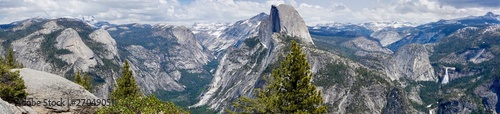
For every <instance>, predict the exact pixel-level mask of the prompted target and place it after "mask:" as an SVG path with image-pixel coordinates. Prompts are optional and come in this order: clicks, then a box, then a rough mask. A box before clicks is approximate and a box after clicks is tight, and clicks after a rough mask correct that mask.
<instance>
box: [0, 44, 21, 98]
mask: <svg viewBox="0 0 500 114" xmlns="http://www.w3.org/2000/svg"><path fill="white" fill-rule="evenodd" d="M6 57H7V59H8V60H6V61H5V62H4V61H3V59H2V57H0V97H1V98H2V99H3V100H5V101H7V102H9V103H19V101H20V100H22V99H24V98H26V96H27V95H28V93H26V86H25V85H24V80H23V79H22V78H21V76H20V75H19V71H16V72H11V71H10V70H11V68H16V67H15V65H13V64H12V63H17V62H16V61H15V58H14V54H13V51H12V48H10V49H9V52H8V55H7V56H6ZM11 65H12V66H11Z"/></svg>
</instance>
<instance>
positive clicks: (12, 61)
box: [5, 48, 16, 68]
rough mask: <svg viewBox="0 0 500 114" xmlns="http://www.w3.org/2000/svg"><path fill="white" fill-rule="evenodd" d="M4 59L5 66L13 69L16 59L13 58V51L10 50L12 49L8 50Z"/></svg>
mask: <svg viewBox="0 0 500 114" xmlns="http://www.w3.org/2000/svg"><path fill="white" fill-rule="evenodd" d="M5 59H6V60H5V63H6V64H7V66H9V67H11V68H15V66H16V58H15V57H14V51H13V50H12V48H9V50H8V52H7V57H6V58H5Z"/></svg>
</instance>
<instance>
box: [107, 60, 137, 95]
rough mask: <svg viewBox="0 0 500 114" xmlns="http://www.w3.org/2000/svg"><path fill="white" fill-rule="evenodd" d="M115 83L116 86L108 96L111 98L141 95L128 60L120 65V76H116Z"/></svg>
mask: <svg viewBox="0 0 500 114" xmlns="http://www.w3.org/2000/svg"><path fill="white" fill-rule="evenodd" d="M116 83H117V84H116V87H115V89H114V90H113V91H112V92H111V96H110V97H111V99H113V100H118V99H125V98H127V97H139V96H141V95H142V94H141V92H140V89H139V86H138V85H137V84H136V82H135V78H134V76H133V75H132V70H130V65H129V63H128V61H125V64H124V65H123V67H122V77H121V78H118V80H117V81H116Z"/></svg>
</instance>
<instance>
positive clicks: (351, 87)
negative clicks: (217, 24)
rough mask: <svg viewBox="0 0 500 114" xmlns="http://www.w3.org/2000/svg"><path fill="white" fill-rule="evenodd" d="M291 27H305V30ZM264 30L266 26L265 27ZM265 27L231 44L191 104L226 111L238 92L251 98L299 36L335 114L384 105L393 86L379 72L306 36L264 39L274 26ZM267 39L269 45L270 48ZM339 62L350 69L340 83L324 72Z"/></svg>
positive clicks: (278, 35)
mask: <svg viewBox="0 0 500 114" xmlns="http://www.w3.org/2000/svg"><path fill="white" fill-rule="evenodd" d="M280 6H281V5H280ZM280 6H277V7H280ZM286 7H288V6H283V7H282V8H285V9H286ZM290 8H291V7H290ZM287 10H289V9H287ZM271 11H277V12H274V13H273V12H271V14H277V13H280V14H279V15H288V16H290V15H292V16H293V15H294V14H287V13H291V12H279V11H281V10H280V8H276V6H275V7H274V8H273V10H271ZM289 11H290V10H289ZM278 17H279V16H278ZM288 21H289V20H288ZM269 22H271V21H269ZM264 23H265V21H263V22H262V24H261V27H264V28H266V27H269V26H270V25H268V24H270V23H266V24H264ZM275 24H276V23H275ZM295 24H298V25H300V24H301V23H299V22H296V23H295ZM280 26H281V25H280ZM287 29H288V30H301V28H287ZM304 29H305V27H304ZM261 30H263V29H262V28H261ZM266 30H268V31H266ZM266 30H264V31H259V36H258V37H256V38H249V39H246V40H245V41H243V42H242V43H241V44H240V45H237V46H234V47H230V48H228V50H227V52H226V54H225V55H224V56H223V58H222V59H221V60H220V64H219V66H218V68H217V71H216V72H215V75H214V78H213V79H212V82H211V84H210V85H209V88H208V90H206V91H205V92H204V93H203V94H202V95H201V96H200V102H198V103H197V104H195V105H193V106H192V107H197V106H203V105H207V106H208V107H209V108H211V109H214V110H217V111H223V109H226V108H231V107H232V105H231V104H232V101H234V100H236V99H237V98H238V97H240V96H248V97H252V96H253V93H254V89H255V88H260V87H262V86H263V85H264V84H265V81H263V80H262V78H264V77H268V76H270V74H271V71H272V69H274V68H276V67H279V65H280V63H278V61H280V60H281V59H283V57H284V56H285V55H286V54H287V53H288V52H287V50H288V49H287V48H289V46H290V42H291V41H290V40H299V44H300V45H301V46H302V49H303V52H304V53H306V55H307V60H308V61H309V63H310V65H311V72H312V73H314V79H316V78H317V79H318V80H315V81H318V82H315V81H314V83H316V84H319V86H320V87H318V89H319V90H320V91H322V95H323V96H324V100H325V101H324V102H325V103H327V104H328V106H329V109H331V110H329V111H330V112H331V113H346V112H358V113H381V111H382V109H383V107H384V106H385V104H386V99H385V98H386V93H387V91H388V89H387V88H388V86H390V84H389V83H388V82H386V81H385V80H388V79H385V78H384V77H382V76H381V75H379V74H370V73H367V72H369V71H363V70H359V69H362V68H364V67H363V66H362V65H360V64H358V63H355V62H353V61H351V60H349V59H346V58H342V57H340V56H338V55H336V54H333V53H331V52H327V51H323V50H319V49H316V48H315V47H314V44H312V43H309V42H307V41H306V40H303V39H304V38H301V37H297V35H292V34H289V33H287V32H283V31H282V32H279V31H276V32H273V33H272V34H273V35H272V36H271V37H268V38H270V39H266V40H261V39H263V37H265V36H260V35H262V34H263V33H262V32H264V33H265V32H272V28H270V29H266ZM305 41H306V42H305ZM266 42H267V43H270V44H271V45H267V46H266V45H265V44H266ZM339 63H342V64H345V65H346V66H347V67H346V69H347V71H342V72H348V73H347V74H345V75H342V76H340V77H342V78H345V80H342V81H338V79H337V78H338V77H336V76H334V75H332V74H328V73H326V71H330V70H332V69H334V68H333V67H331V66H330V65H333V64H339ZM358 68H359V69H358ZM339 80H340V79H339ZM367 83H370V84H367ZM361 84H363V85H361ZM368 85H369V86H368Z"/></svg>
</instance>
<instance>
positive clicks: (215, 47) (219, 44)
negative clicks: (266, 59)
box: [192, 13, 269, 56]
mask: <svg viewBox="0 0 500 114" xmlns="http://www.w3.org/2000/svg"><path fill="white" fill-rule="evenodd" d="M268 16H269V15H267V14H265V13H260V14H258V15H256V16H254V17H252V18H250V19H245V20H240V21H237V22H236V23H234V24H231V25H221V24H213V25H205V26H207V27H200V26H202V25H199V24H195V25H193V27H192V29H193V33H195V35H196V39H197V40H198V42H200V43H201V44H202V45H203V46H204V47H206V48H207V49H208V50H210V51H213V52H214V55H216V56H218V55H220V52H221V51H225V50H226V49H227V48H229V47H230V46H233V45H235V44H236V43H238V42H242V41H243V40H245V39H247V38H250V37H255V36H257V33H258V30H259V25H260V23H261V21H262V20H265V19H267V17H268Z"/></svg>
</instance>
